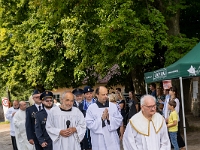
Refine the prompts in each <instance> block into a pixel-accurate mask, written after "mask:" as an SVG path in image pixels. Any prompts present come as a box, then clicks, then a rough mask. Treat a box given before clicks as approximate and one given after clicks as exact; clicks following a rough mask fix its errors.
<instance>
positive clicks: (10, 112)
mask: <svg viewBox="0 0 200 150" xmlns="http://www.w3.org/2000/svg"><path fill="white" fill-rule="evenodd" d="M18 110H19V102H18V101H17V100H14V101H13V107H10V108H9V109H8V111H7V113H6V119H8V120H9V121H10V135H11V140H12V145H13V150H18V149H17V144H16V139H15V127H14V124H13V117H14V115H15V113H16V112H17V111H18Z"/></svg>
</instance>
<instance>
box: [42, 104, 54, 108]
mask: <svg viewBox="0 0 200 150" xmlns="http://www.w3.org/2000/svg"><path fill="white" fill-rule="evenodd" d="M43 105H44V104H43ZM44 107H46V108H52V107H53V104H52V105H50V106H49V105H44Z"/></svg>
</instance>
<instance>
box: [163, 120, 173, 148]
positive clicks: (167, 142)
mask: <svg viewBox="0 0 200 150" xmlns="http://www.w3.org/2000/svg"><path fill="white" fill-rule="evenodd" d="M160 134H161V135H160V138H161V139H160V150H170V149H171V143H170V140H169V135H168V131H167V125H166V123H163V126H162V128H161V129H160Z"/></svg>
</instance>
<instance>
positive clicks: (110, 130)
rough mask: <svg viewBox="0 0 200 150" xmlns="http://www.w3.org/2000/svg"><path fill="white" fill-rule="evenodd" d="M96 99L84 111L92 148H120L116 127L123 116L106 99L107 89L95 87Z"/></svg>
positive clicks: (102, 149)
mask: <svg viewBox="0 0 200 150" xmlns="http://www.w3.org/2000/svg"><path fill="white" fill-rule="evenodd" d="M96 96H97V98H98V99H97V101H96V103H93V104H91V105H90V106H89V108H88V110H87V112H86V118H85V119H86V124H87V128H89V129H90V134H91V141H92V150H120V141H119V135H118V134H117V129H118V128H119V127H120V126H121V124H122V119H123V117H122V116H121V113H120V112H119V111H118V108H117V106H116V105H115V104H113V103H110V102H109V101H108V90H107V88H106V87H103V86H100V87H98V88H97V89H96Z"/></svg>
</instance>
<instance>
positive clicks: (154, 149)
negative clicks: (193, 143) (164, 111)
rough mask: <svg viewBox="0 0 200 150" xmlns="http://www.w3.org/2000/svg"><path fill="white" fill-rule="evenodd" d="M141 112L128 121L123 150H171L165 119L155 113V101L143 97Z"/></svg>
mask: <svg viewBox="0 0 200 150" xmlns="http://www.w3.org/2000/svg"><path fill="white" fill-rule="evenodd" d="M140 105H141V111H140V112H138V113H137V114H135V115H134V116H133V117H132V118H131V119H130V121H129V123H128V125H127V127H126V130H125V133H124V137H123V147H124V150H171V144H170V140H169V136H168V132H167V126H166V123H165V119H164V117H163V116H161V115H160V114H159V113H157V112H156V99H155V97H153V96H151V95H145V96H143V97H142V98H141V101H140Z"/></svg>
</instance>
